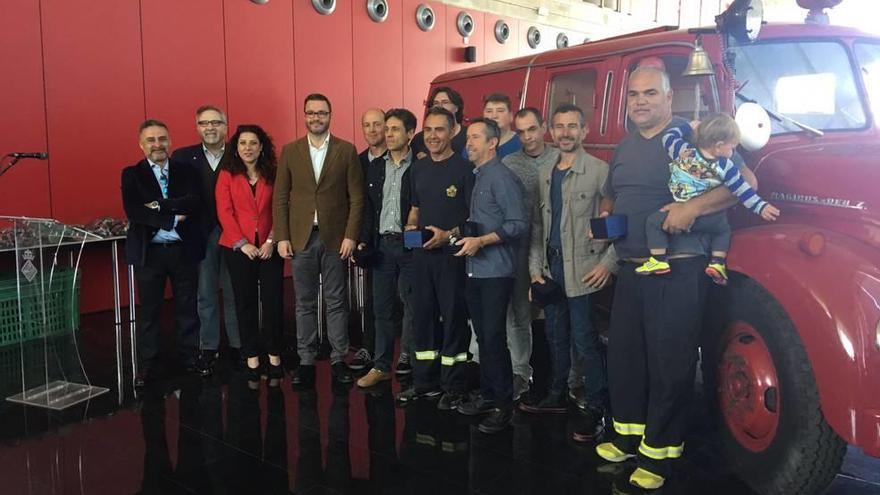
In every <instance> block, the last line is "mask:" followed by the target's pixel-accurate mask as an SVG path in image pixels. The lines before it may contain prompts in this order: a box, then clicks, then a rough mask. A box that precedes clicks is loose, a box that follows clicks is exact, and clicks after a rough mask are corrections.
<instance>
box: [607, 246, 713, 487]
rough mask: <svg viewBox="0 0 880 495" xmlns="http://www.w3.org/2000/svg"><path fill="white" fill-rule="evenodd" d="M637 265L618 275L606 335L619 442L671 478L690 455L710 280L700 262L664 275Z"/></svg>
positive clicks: (675, 266)
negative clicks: (690, 415) (689, 424)
mask: <svg viewBox="0 0 880 495" xmlns="http://www.w3.org/2000/svg"><path fill="white" fill-rule="evenodd" d="M636 266H638V265H637V264H636V263H626V264H624V266H623V267H622V268H621V270H620V272H619V274H618V280H617V287H616V289H615V293H614V304H613V307H612V309H611V327H610V330H609V332H608V335H609V341H608V379H609V380H608V381H609V386H610V393H611V408H612V414H613V417H614V423H613V425H614V430H615V431H616V432H617V434H618V435H619V436H618V437H617V439H616V440H615V441H614V443H615V445H617V447H618V448H620V449H621V450H623V451H625V452H627V453H631V454H638V458H639V464H640V466H642V467H643V468H645V469H647V470H648V471H651V472H653V473H655V474H659V475H661V476H664V477H665V476H668V475H669V472H670V460H672V459H676V458H678V457H681V455H682V452H683V450H684V435H685V427H686V421H687V409H688V404H689V402H690V399H691V395H692V392H693V388H694V372H695V369H696V361H697V346H698V344H699V341H700V333H701V329H702V322H703V307H704V305H705V300H706V292H707V290H708V285H707V283H708V281H709V277H707V276H706V275H705V274H704V269H705V267H706V258H705V257H702V256H699V257H694V258H684V259H672V260H670V266H671V269H672V271H671V273H668V274H665V275H650V276H642V275H636V274H635V271H634V270H635V268H636Z"/></svg>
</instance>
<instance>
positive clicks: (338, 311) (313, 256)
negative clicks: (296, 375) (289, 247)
mask: <svg viewBox="0 0 880 495" xmlns="http://www.w3.org/2000/svg"><path fill="white" fill-rule="evenodd" d="M292 266H293V288H294V291H295V292H296V341H297V353H298V354H299V360H300V364H304V365H313V364H315V355H316V354H317V353H318V307H319V305H318V296H319V289H320V288H321V285H323V289H324V301H325V302H326V304H327V312H326V314H327V319H326V320H325V324H324V331H325V332H326V334H327V337H328V339H329V341H330V347H331V351H330V363H331V364H335V363H338V362H340V361H344V360H345V357H346V356H347V355H348V292H347V289H348V262H347V261H344V260H342V259H340V258H339V252H338V251H334V250H332V249H327V246H325V245H324V243H323V242H322V241H321V238H320V237H319V236H318V231H317V230H313V231H312V234H311V236H309V240H308V242H307V243H306V247H305V249H303V250H302V251H297V252H296V253H294V255H293V262H292Z"/></svg>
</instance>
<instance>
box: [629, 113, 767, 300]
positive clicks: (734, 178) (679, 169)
mask: <svg viewBox="0 0 880 495" xmlns="http://www.w3.org/2000/svg"><path fill="white" fill-rule="evenodd" d="M691 125H693V124H691ZM691 125H681V126H673V127H670V128H669V129H667V130H666V131H665V133H664V134H663V138H662V142H663V146H664V147H665V148H666V150H667V152H668V153H669V158H670V159H671V160H672V161H671V162H670V163H669V172H670V173H669V191H670V192H671V193H672V197H673V199H674V200H675V201H676V202H685V201H688V200H689V199H691V198H695V197H697V196H700V195H702V194H705V193H706V192H708V191H711V190H712V189H714V188H716V187H720V186H721V185H722V184H723V185H724V186H725V187H727V188H728V189H729V190H730V192H731V193H732V194H733V195H734V196H736V198H737V199H738V200H739V201H740V202H741V203H742V204H743V205H744V206H745V207H746V208H748V209H750V210H751V211H753V212H754V213H755V214H757V215H760V216H761V218H763V219H764V220H766V221H768V222H773V221H775V220H776V218H777V217H778V216H779V210H778V209H777V208H776V207H775V206H773V205H771V204H770V203H768V202H766V201H764V200H763V199H761V197H760V196H758V194H757V193H756V192H755V190H754V189H752V188H751V186H749V184H748V183H747V182H746V181H745V180H744V179H743V177H742V175H740V173H739V169H738V168H737V166H736V164H734V162H733V160H731V159H730V158H731V156H733V151H734V149H735V148H736V146H737V145H738V144H739V140H740V134H739V127H738V126H737V125H736V121H734V120H733V118H731V117H730V116H729V115H727V114H723V113H718V114H714V115H710V116H708V117H707V118H706V119H705V120H703V121H702V122H699V125H698V126H697V128H696V135H695V136H693V135H692V132H691ZM691 142H693V144H691ZM667 215H668V213H667V212H665V211H657V212H654V213H652V214H651V215H650V216H649V217H648V219H647V221H646V222H645V229H646V236H647V241H648V249H650V251H651V257H650V258H648V261H646V262H645V263H644V264H642V265H641V266H639V267H637V268H636V273H637V274H639V275H662V274H665V273H669V272H670V271H671V270H670V267H669V262H668V261H667V258H666V250H667V248H668V246H669V238H668V237H667V235H668V234H667V233H666V232H664V231H663V222H664V221H665V220H666V216H667ZM690 232H696V233H704V234H708V235H709V239H710V242H709V244H710V248H711V251H712V257H711V259H710V260H709V265H708V266H707V267H706V275H708V276H710V277H712V280H713V281H714V282H715V283H716V284H719V285H726V284H727V265H726V260H727V251H728V249H729V248H730V225H729V224H728V223H727V214H726V212H724V211H719V212H717V213H713V214H710V215H703V216H700V217H698V218H697V219H696V220H695V221H694V224H693V225H692V226H691V229H690Z"/></svg>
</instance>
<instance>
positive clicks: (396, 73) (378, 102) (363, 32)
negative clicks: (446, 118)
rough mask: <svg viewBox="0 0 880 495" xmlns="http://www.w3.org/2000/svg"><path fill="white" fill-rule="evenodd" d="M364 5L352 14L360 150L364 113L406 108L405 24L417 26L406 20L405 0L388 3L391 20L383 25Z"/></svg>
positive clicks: (358, 146) (357, 136)
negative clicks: (402, 51)
mask: <svg viewBox="0 0 880 495" xmlns="http://www.w3.org/2000/svg"><path fill="white" fill-rule="evenodd" d="M362 3H363V2H358V3H357V4H355V6H354V11H353V12H352V33H353V43H352V55H353V64H354V65H353V70H354V119H355V121H354V134H355V140H354V143H355V144H356V145H357V148H358V150H362V149H363V148H364V147H365V146H366V142H364V139H363V134H362V132H361V130H360V119H361V115H363V113H364V111H366V110H367V109H369V108H372V107H379V108H382V109H384V110H388V109H389V108H394V107H400V106H402V105H403V80H404V72H403V70H404V69H403V57H401V48H400V45H401V43H402V42H403V23H404V22H410V23H415V21H414V19H413V17H406V18H404V12H403V9H402V6H403V2H402V0H389V1H388V18H387V19H385V22H382V23H377V22H373V20H372V19H370V16H369V15H367V9H366V8H364V6H363V5H362ZM415 113H416V115H419V112H418V111H417V112H415Z"/></svg>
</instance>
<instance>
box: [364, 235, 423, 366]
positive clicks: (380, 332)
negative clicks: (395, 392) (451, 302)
mask: <svg viewBox="0 0 880 495" xmlns="http://www.w3.org/2000/svg"><path fill="white" fill-rule="evenodd" d="M378 244H379V245H378V246H377V248H378V253H377V254H378V255H379V256H378V257H377V261H376V263H375V264H374V265H373V314H374V315H375V320H374V321H375V328H376V346H375V347H376V357H375V360H374V364H373V367H374V368H376V369H377V370H379V371H384V372H386V373H387V372H389V371H391V360H392V359H393V358H394V303H395V300H396V299H397V296H396V294H400V300H401V302H403V322H402V325H401V326H402V327H403V330H402V332H401V335H400V351H401V352H410V351H411V350H412V347H413V345H412V319H413V312H412V300H411V295H412V288H411V285H410V277H412V252H411V251H410V250H408V249H404V248H403V237H394V236H383V237H380V239H379V243H378Z"/></svg>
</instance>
